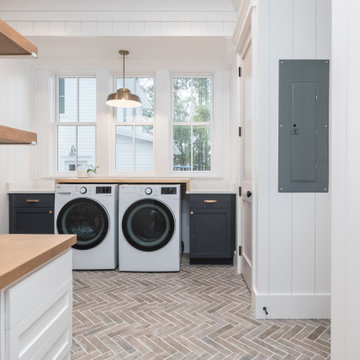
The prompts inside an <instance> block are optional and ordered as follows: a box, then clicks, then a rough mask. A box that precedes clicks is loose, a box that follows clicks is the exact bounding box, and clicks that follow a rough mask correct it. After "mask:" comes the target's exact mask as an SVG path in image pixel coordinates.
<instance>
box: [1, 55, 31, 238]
mask: <svg viewBox="0 0 360 360" xmlns="http://www.w3.org/2000/svg"><path fill="white" fill-rule="evenodd" d="M34 88H35V82H34V70H33V67H32V65H31V63H30V61H29V60H19V59H15V60H14V59H13V60H8V59H6V60H5V59H4V60H2V59H1V60H0V124H1V125H6V126H10V127H16V128H19V129H23V130H29V131H36V121H35V116H34V109H35V91H34ZM36 174H37V146H32V145H0V233H6V232H8V230H9V209H8V198H7V192H6V183H7V182H12V181H26V180H33V179H34V178H35V177H36Z"/></svg>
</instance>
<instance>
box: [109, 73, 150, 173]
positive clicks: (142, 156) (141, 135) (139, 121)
mask: <svg viewBox="0 0 360 360" xmlns="http://www.w3.org/2000/svg"><path fill="white" fill-rule="evenodd" d="M122 86H123V84H122V78H116V88H117V89H118V88H121V87H122ZM125 87H126V88H128V89H129V90H130V91H131V92H132V93H135V94H136V95H137V96H139V97H140V99H141V103H142V106H141V107H139V108H134V109H120V108H117V109H116V125H115V169H116V171H119V172H131V171H152V170H153V169H154V79H153V78H148V77H146V78H145V77H133V78H126V79H125Z"/></svg>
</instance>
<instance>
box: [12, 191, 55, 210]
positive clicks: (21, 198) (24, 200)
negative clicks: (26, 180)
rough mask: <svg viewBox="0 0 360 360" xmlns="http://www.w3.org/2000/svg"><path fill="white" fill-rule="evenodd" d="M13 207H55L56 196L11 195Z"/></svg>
mask: <svg viewBox="0 0 360 360" xmlns="http://www.w3.org/2000/svg"><path fill="white" fill-rule="evenodd" d="M9 199H10V205H11V206H13V207H22V208H24V207H50V208H53V207H54V203H55V194H9Z"/></svg>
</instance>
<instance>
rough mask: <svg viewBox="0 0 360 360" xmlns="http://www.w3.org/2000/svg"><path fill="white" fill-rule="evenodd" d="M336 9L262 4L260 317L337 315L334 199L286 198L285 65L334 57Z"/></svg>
mask: <svg viewBox="0 0 360 360" xmlns="http://www.w3.org/2000/svg"><path fill="white" fill-rule="evenodd" d="M330 5H331V4H330V1H329V0H272V1H266V0H259V20H258V23H259V28H258V33H259V59H258V63H259V65H258V66H259V69H258V70H259V77H258V79H259V93H258V97H259V100H258V101H259V127H260V129H259V144H258V152H257V162H258V174H259V175H260V179H259V183H258V199H259V204H258V209H259V212H258V223H259V231H258V238H257V253H256V257H257V259H256V262H257V270H256V284H255V294H256V316H257V317H258V318H264V317H265V313H264V311H263V307H264V306H266V307H267V310H268V312H269V315H268V316H267V318H297V317H299V318H323V317H329V315H330V231H329V230H330V195H329V194H314V193H294V194H292V193H279V192H278V101H279V99H278V91H279V88H278V77H279V60H280V59H324V58H326V59H329V58H330V29H331V27H330V25H331V24H330V8H331V7H330ZM267 229H268V231H267Z"/></svg>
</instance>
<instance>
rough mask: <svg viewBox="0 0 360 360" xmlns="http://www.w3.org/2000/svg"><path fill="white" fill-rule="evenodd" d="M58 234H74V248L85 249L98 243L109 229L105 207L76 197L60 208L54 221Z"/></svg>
mask: <svg viewBox="0 0 360 360" xmlns="http://www.w3.org/2000/svg"><path fill="white" fill-rule="evenodd" d="M56 225H57V230H58V233H59V234H76V235H77V243H76V244H75V245H74V246H73V248H75V249H79V250H87V249H91V248H93V247H95V246H97V245H99V244H100V243H101V242H102V241H103V240H104V239H105V237H106V234H107V233H108V230H109V219H108V215H107V213H106V211H105V209H104V208H103V207H102V206H101V205H100V204H99V203H98V202H96V201H94V200H91V199H87V198H78V199H74V200H71V201H69V202H68V203H67V204H66V205H64V207H63V208H62V209H61V210H60V212H59V215H58V217H57V221H56Z"/></svg>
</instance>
